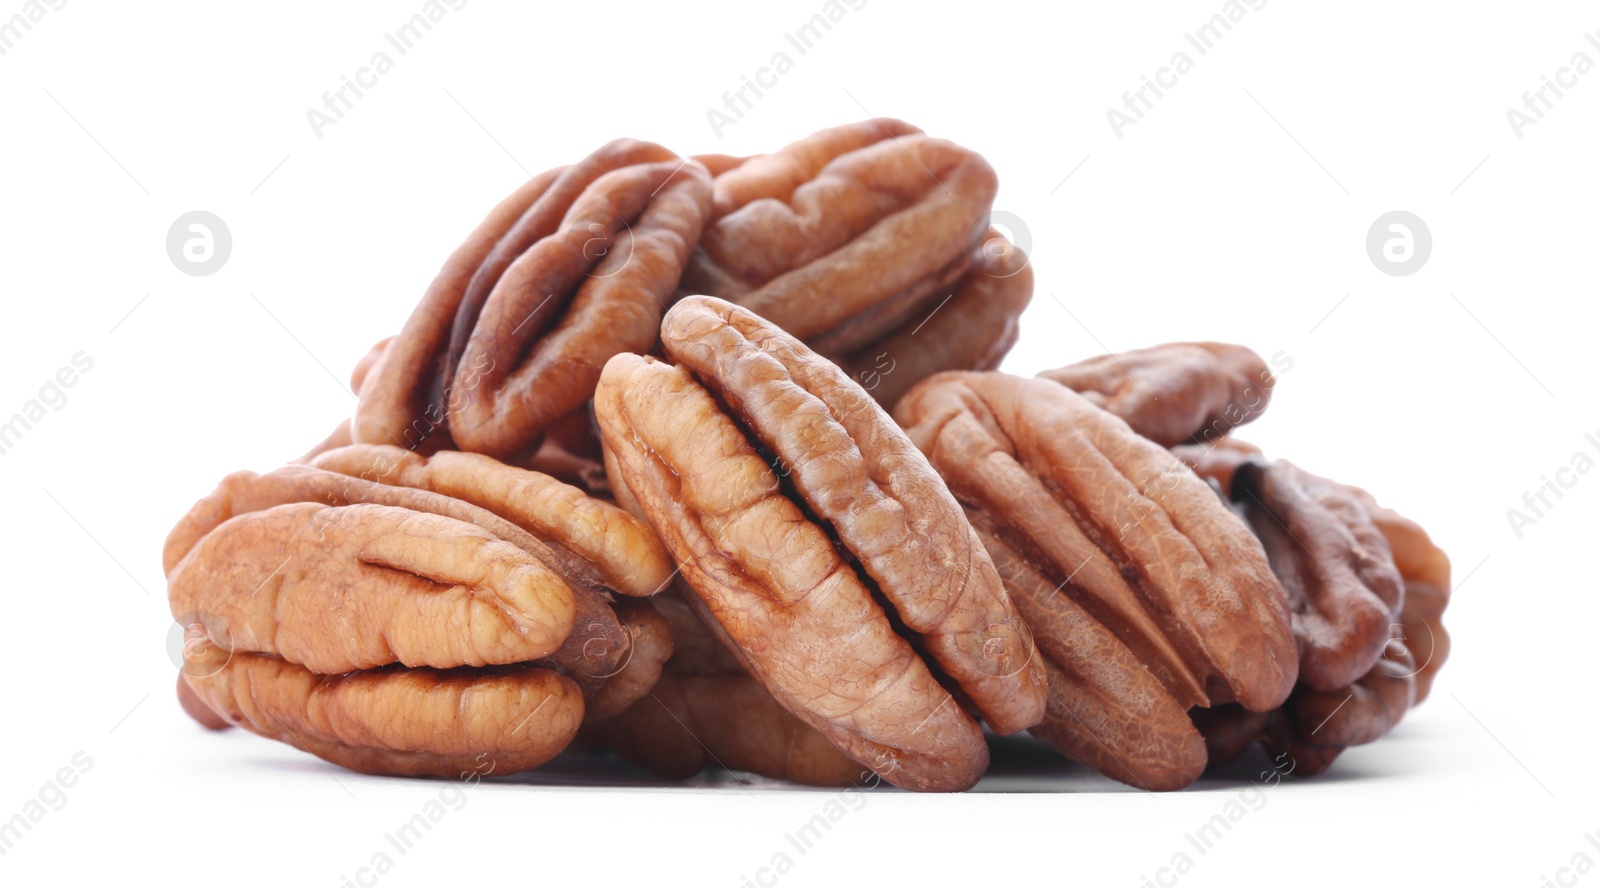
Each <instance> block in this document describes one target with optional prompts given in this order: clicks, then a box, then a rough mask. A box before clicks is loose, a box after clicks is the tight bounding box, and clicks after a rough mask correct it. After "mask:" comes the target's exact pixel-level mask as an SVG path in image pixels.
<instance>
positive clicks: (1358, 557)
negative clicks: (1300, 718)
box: [1232, 460, 1405, 692]
mask: <svg viewBox="0 0 1600 888" xmlns="http://www.w3.org/2000/svg"><path fill="white" fill-rule="evenodd" d="M1232 493H1233V498H1234V501H1235V502H1237V503H1238V504H1239V507H1240V509H1241V510H1242V512H1243V514H1244V516H1245V520H1246V521H1248V522H1249V524H1250V527H1251V529H1252V530H1254V531H1255V532H1256V535H1257V536H1258V537H1260V539H1261V543H1262V545H1263V546H1264V547H1265V548H1266V550H1267V558H1268V559H1270V560H1271V562H1272V570H1273V572H1274V573H1275V574H1277V576H1278V579H1279V581H1280V582H1282V584H1283V589H1284V591H1285V592H1286V593H1287V594H1288V596H1289V608H1290V610H1292V611H1293V612H1294V630H1295V636H1296V637H1297V638H1298V639H1299V642H1300V683H1301V684H1304V685H1307V686H1309V687H1311V688H1312V689H1314V690H1319V691H1328V692H1332V691H1337V690H1339V689H1340V688H1343V687H1345V686H1347V685H1349V684H1351V683H1353V682H1354V681H1356V679H1358V678H1360V677H1362V676H1363V675H1366V674H1367V672H1368V671H1369V670H1371V669H1372V667H1373V666H1374V665H1375V664H1376V663H1377V662H1378V658H1379V657H1381V656H1383V651H1384V648H1385V646H1386V645H1388V643H1389V640H1390V638H1391V634H1390V625H1391V624H1392V623H1394V622H1395V621H1396V619H1397V618H1398V617H1399V614H1400V607H1401V604H1402V602H1403V598H1404V595H1405V587H1404V584H1403V583H1402V581H1401V579H1400V572H1399V570H1397V569H1396V568H1395V565H1394V557H1393V555H1392V554H1391V552H1390V549H1389V542H1388V540H1387V539H1385V538H1384V535H1383V532H1382V531H1380V530H1379V529H1378V528H1377V526H1376V525H1374V524H1373V523H1372V518H1371V516H1370V515H1369V514H1368V512H1367V509H1366V507H1365V505H1364V503H1362V501H1361V499H1360V497H1359V496H1358V495H1357V494H1356V493H1355V491H1353V490H1352V489H1351V488H1349V487H1346V486H1344V485H1342V484H1338V483H1336V482H1333V481H1329V480H1328V479H1326V478H1321V477H1318V476H1316V475H1313V474H1311V473H1310V472H1306V471H1303V470H1302V469H1300V468H1299V467H1298V466H1295V465H1294V464H1293V463H1290V462H1288V461H1286V460H1277V461H1275V462H1272V463H1270V464H1264V463H1260V462H1248V463H1245V464H1244V465H1242V466H1240V467H1239V468H1238V469H1237V470H1236V471H1235V472H1234V475H1233V490H1232Z"/></svg>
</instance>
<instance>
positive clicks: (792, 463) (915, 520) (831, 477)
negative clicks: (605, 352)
mask: <svg viewBox="0 0 1600 888" xmlns="http://www.w3.org/2000/svg"><path fill="white" fill-rule="evenodd" d="M662 342H663V346H664V349H665V352H666V355H667V357H668V358H669V359H671V360H673V361H675V362H677V363H679V364H680V365H681V366H684V367H686V368H688V369H689V370H690V371H691V372H692V373H693V374H694V375H695V377H696V379H697V381H698V382H700V384H702V385H704V386H705V387H706V388H707V389H709V390H710V391H712V392H713V393H714V394H716V395H717V396H718V397H719V398H720V399H721V400H722V402H723V403H724V404H726V405H727V407H728V409H729V410H730V411H732V412H733V414H734V415H735V417H736V418H737V419H738V420H739V421H740V422H741V423H742V424H743V425H744V427H746V428H748V429H749V430H750V432H751V433H752V434H753V435H754V436H755V437H756V438H757V439H758V440H759V441H760V442H761V443H762V444H763V445H764V446H765V447H766V449H768V450H769V451H770V452H771V453H773V454H774V456H775V457H776V459H777V460H778V461H779V462H780V463H781V464H782V465H783V466H784V467H785V468H786V469H787V473H788V480H789V481H790V482H791V483H792V484H793V487H794V490H795V493H796V494H797V495H798V497H799V498H800V499H801V500H802V501H803V502H804V504H805V506H806V508H807V509H808V510H809V511H810V512H811V513H812V514H814V515H815V516H816V517H817V519H818V520H819V521H820V522H822V523H823V524H824V526H825V527H826V528H827V529H829V530H831V531H832V532H833V534H835V535H837V537H838V539H839V541H840V543H841V544H842V545H843V546H844V548H845V549H846V550H848V551H849V552H850V554H851V555H852V556H854V557H855V558H856V559H857V560H858V561H859V562H860V564H861V568H862V570H863V571H865V573H866V574H867V575H868V576H870V577H871V578H872V580H873V585H874V587H875V589H876V590H877V591H878V592H879V593H880V594H882V596H883V597H884V598H885V599H886V600H887V601H888V602H889V603H890V604H891V605H892V606H893V607H894V610H895V612H896V613H897V614H898V615H899V617H900V619H901V620H903V621H904V623H905V625H906V627H907V628H909V629H910V630H911V631H912V632H914V633H916V634H917V636H919V637H920V639H921V643H922V644H923V645H924V646H925V648H926V650H927V651H928V653H929V654H930V655H931V656H932V657H933V659H934V660H935V661H936V662H937V663H938V664H939V667H940V669H941V670H942V671H943V672H944V674H945V675H947V676H948V677H949V678H950V679H952V680H953V681H955V682H956V684H958V685H960V687H961V689H962V690H963V691H964V692H965V693H966V694H967V695H968V696H969V697H970V698H971V700H972V702H973V703H974V704H975V705H976V706H977V707H978V709H979V711H980V712H982V714H983V716H984V718H985V720H987V721H988V722H989V724H990V726H991V727H993V728H994V730H996V731H998V732H1000V733H1002V734H1009V733H1014V732H1016V731H1020V730H1023V729H1025V728H1027V727H1029V726H1031V725H1033V724H1035V723H1037V722H1038V720H1039V719H1040V717H1041V716H1042V715H1043V708H1044V706H1043V703H1044V700H1043V697H1044V690H1045V678H1044V675H1043V674H1042V673H1041V671H1040V669H1039V667H1038V665H1037V664H1035V663H1034V662H1033V660H1034V658H1035V655H1036V651H1035V650H1034V647H1033V644H1032V642H1031V641H1030V640H1029V638H1028V632H1027V627H1026V625H1025V624H1024V623H1023V621H1022V619H1021V617H1020V616H1019V615H1018V614H1017V613H1016V611H1015V610H1014V609H1013V607H1012V606H1011V603H1010V601H1009V600H1008V598H1007V596H1006V593H1005V590H1004V586H1003V584H1002V583H1001V581H1000V578H999V576H998V575H997V574H996V573H995V570H994V566H993V564H992V563H991V561H990V560H989V557H988V555H987V553H985V551H984V549H983V545H982V543H981V542H980V541H979V540H978V538H977V536H976V534H975V533H974V532H973V530H972V528H971V526H970V525H969V524H968V523H967V521H966V518H965V516H964V514H963V513H962V510H961V506H960V504H959V503H957V502H956V500H955V498H954V497H953V496H951V494H950V492H949V491H948V490H947V489H946V487H945V485H944V483H943V482H942V481H941V480H940V479H939V476H938V475H937V474H936V473H935V472H934V471H933V468H932V466H930V465H929V463H928V460H927V457H925V456H923V454H922V453H921V452H920V451H918V450H917V448H916V446H915V445H914V444H913V443H912V442H911V441H910V439H908V438H907V437H906V435H905V433H904V432H902V431H901V430H900V428H899V427H898V426H896V425H895V424H894V421H893V420H892V419H891V418H890V417H889V416H888V414H886V413H885V412H884V411H883V409H882V408H881V407H880V406H879V405H878V404H877V403H876V402H875V401H873V400H871V399H870V398H869V397H867V396H866V394H865V393H864V392H863V391H862V390H861V389H860V388H859V387H857V386H855V385H852V384H851V383H850V382H849V380H848V379H847V378H846V377H845V376H844V374H843V373H842V372H841V371H840V370H839V368H838V367H837V366H835V365H834V364H832V363H831V362H829V361H827V360H825V359H823V358H820V357H818V356H817V355H815V354H814V353H812V352H811V351H810V350H809V349H806V348H805V347H804V346H801V345H799V344H798V343H796V342H794V340H793V339H792V338H791V337H789V336H788V335H787V334H785V333H784V332H783V331H780V330H777V329H775V328H774V327H773V326H772V325H771V324H769V323H766V322H765V321H763V320H761V319H760V318H758V317H755V316H754V315H753V314H751V313H750V312H748V311H745V310H742V309H739V308H736V307H733V306H729V305H727V303H723V302H720V301H718V300H711V299H704V298H697V297H691V298H689V299H686V300H684V301H683V302H681V303H679V304H678V305H677V306H676V307H674V308H673V310H672V311H671V312H670V313H668V315H667V318H666V321H665V322H664V323H663V324H662Z"/></svg>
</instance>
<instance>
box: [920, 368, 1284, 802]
mask: <svg viewBox="0 0 1600 888" xmlns="http://www.w3.org/2000/svg"><path fill="white" fill-rule="evenodd" d="M895 416H896V418H897V419H898V420H899V421H900V423H901V424H902V425H903V426H905V427H906V429H907V432H908V434H909V435H910V436H911V438H912V440H913V441H915V442H916V443H917V445H918V446H919V447H921V448H922V450H923V451H924V452H925V453H926V454H928V457H929V459H930V460H932V462H933V464H934V466H935V467H936V468H938V469H939V471H940V473H941V474H942V475H943V476H944V478H945V480H946V481H947V482H948V483H949V485H950V488H951V490H952V491H954V492H955V494H956V497H957V498H958V499H959V500H960V501H961V503H962V505H963V506H964V507H965V508H966V510H967V514H968V516H969V517H970V518H971V519H972V523H973V525H974V526H975V527H976V528H977V530H978V533H979V535H980V536H981V537H982V539H983V541H984V544H985V546H987V547H988V550H989V552H990V553H991V554H992V555H993V557H994V560H995V564H996V566H997V567H998V568H999V569H1000V572H1001V575H1002V576H1003V577H1004V578H1005V581H1006V586H1007V589H1008V590H1009V591H1010V592H1011V596H1012V600H1013V601H1015V602H1016V604H1017V606H1018V608H1020V609H1021V610H1022V613H1023V615H1024V617H1026V619H1027V621H1028V624H1029V625H1030V626H1031V627H1032V630H1033V634H1034V638H1035V640H1036V642H1037V643H1038V645H1039V648H1040V650H1041V651H1043V653H1044V655H1045V662H1046V666H1047V669H1048V671H1049V673H1050V702H1049V707H1048V709H1047V712H1046V716H1045V720H1044V722H1043V723H1042V724H1041V725H1039V726H1037V727H1035V728H1034V729H1033V733H1034V734H1035V735H1037V736H1039V737H1041V738H1043V739H1044V740H1046V741H1047V742H1049V743H1051V744H1052V745H1054V746H1056V747H1057V748H1058V749H1060V750H1062V751H1063V752H1065V753H1066V754H1067V755H1069V756H1071V757H1073V758H1076V759H1079V760H1081V761H1083V762H1085V763H1087V764H1089V765H1091V766H1092V767H1094V768H1096V769H1097V770H1100V771H1101V772H1102V773H1105V774H1107V775H1109V776H1112V777H1115V778H1117V779H1119V780H1122V781H1124V782H1127V783H1131V784H1133V785H1136V786H1142V787H1145V788H1149V789H1176V788H1179V787H1182V786H1185V785H1187V784H1188V783H1190V782H1193V780H1194V779H1196V778H1197V777H1198V776H1199V775H1200V773H1201V772H1202V771H1203V770H1204V767H1205V763H1206V756H1205V748H1204V745H1203V742H1202V740H1201V737H1200V735H1199V734H1198V733H1197V732H1196V730H1195V729H1194V727H1193V726H1192V725H1191V723H1190V721H1189V718H1188V716H1187V710H1188V709H1189V708H1190V707H1191V706H1196V705H1215V704H1218V703H1224V702H1232V701H1238V702H1239V703H1241V704H1243V705H1244V706H1245V707H1247V708H1249V709H1251V710H1256V711H1265V710H1270V709H1272V708H1273V707H1276V706H1278V705H1279V704H1280V703H1282V702H1283V700H1284V698H1285V697H1286V696H1288V694H1289V692H1290V690H1291V688H1292V686H1293V683H1294V678H1295V667H1296V655H1295V643H1294V637H1293V635H1292V634H1291V633H1290V625H1289V613H1288V611H1287V608H1286V607H1285V603H1284V597H1283V592H1282V590H1281V589H1280V588H1279V586H1278V583H1277V581H1276V580H1275V579H1274V578H1273V576H1272V573H1271V570H1270V568H1269V565H1268V563H1267V559H1266V556H1265V554H1264V553H1263V552H1262V549H1261V545H1260V544H1259V543H1258V542H1256V540H1255V538H1254V537H1253V536H1252V535H1251V534H1250V531H1249V529H1248V528H1247V527H1245V526H1244V524H1243V523H1242V522H1240V521H1239V520H1238V519H1237V518H1236V517H1235V516H1234V515H1233V514H1232V513H1231V512H1229V510H1228V508H1227V506H1226V505H1225V504H1224V503H1223V501H1222V500H1221V499H1219V498H1218V497H1217V495H1216V494H1215V493H1214V492H1213V491H1212V490H1210V489H1209V488H1208V487H1207V485H1206V484H1205V483H1204V482H1202V481H1201V480H1200V479H1199V478H1198V477H1196V476H1195V475H1194V474H1193V473H1191V472H1190V471H1189V470H1188V469H1186V468H1185V467H1184V466H1183V465H1182V464H1181V463H1179V462H1178V461H1177V460H1176V459H1175V458H1174V457H1173V456H1172V455H1171V454H1169V453H1168V452H1167V451H1166V450H1164V449H1162V448H1161V447H1159V446H1157V445H1155V444H1154V443H1152V442H1150V441H1148V440H1146V439H1144V438H1142V437H1140V436H1138V435H1136V434H1134V433H1133V432H1132V431H1131V430H1130V429H1129V427H1128V425H1127V423H1125V422H1123V421H1122V420H1120V419H1118V418H1117V417H1115V416H1113V415H1111V414H1110V413H1107V412H1105V411H1104V410H1101V409H1100V408H1098V407H1095V406H1094V405H1093V404H1091V403H1090V402H1089V401H1087V400H1086V399H1084V398H1083V397H1080V396H1079V395H1076V394H1074V393H1073V392H1072V391H1070V390H1069V389H1067V388H1066V387H1064V386H1061V385H1058V384H1056V383H1053V382H1049V381H1046V380H1039V379H1031V380H1030V379H1022V378H1019V377H1014V376H1008V375H1005V374H1001V373H944V374H940V375H938V376H934V377H931V378H929V379H928V380H926V381H924V382H923V383H922V384H921V385H919V386H918V387H917V388H915V389H913V390H912V391H911V392H910V393H909V394H908V395H907V396H906V397H905V398H904V399H903V400H902V401H901V402H900V404H899V406H898V407H897V408H896V411H895Z"/></svg>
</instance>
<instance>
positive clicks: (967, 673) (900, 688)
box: [595, 297, 1045, 790]
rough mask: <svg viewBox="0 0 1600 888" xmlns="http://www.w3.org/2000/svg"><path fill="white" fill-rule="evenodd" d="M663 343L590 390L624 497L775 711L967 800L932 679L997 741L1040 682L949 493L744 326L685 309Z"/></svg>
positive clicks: (1021, 633) (975, 746)
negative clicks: (657, 352) (660, 351)
mask: <svg viewBox="0 0 1600 888" xmlns="http://www.w3.org/2000/svg"><path fill="white" fill-rule="evenodd" d="M661 338H662V342H663V347H664V352H665V357H666V360H665V361H658V360H653V359H650V358H644V357H639V356H637V355H619V356H617V357H616V358H613V359H612V360H611V361H610V362H609V363H608V364H607V365H606V368H605V372H604V374H603V375H602V377H601V381H600V386H599V389H598V390H597V392H596V394H595V412H596V416H597V418H598V420H599V423H600V430H601V436H602V439H603V441H604V442H605V445H606V448H607V465H608V468H613V469H615V474H614V475H613V476H612V478H611V481H612V486H613V487H614V488H616V489H617V490H618V498H619V501H620V502H631V503H632V504H633V505H634V506H635V507H636V508H638V509H639V510H640V511H641V512H642V514H644V515H645V516H646V517H647V518H648V519H649V521H650V523H651V524H652V525H653V526H654V527H655V528H656V530H657V532H658V534H659V535H660V536H661V539H662V541H663V542H664V543H665V544H666V546H667V549H668V550H669V551H670V552H671V553H672V554H673V556H674V557H675V558H676V559H677V560H678V562H679V563H680V564H681V565H682V570H683V577H684V579H685V580H686V582H687V584H688V586H689V587H690V588H691V589H692V590H693V594H692V595H691V596H690V603H691V605H692V606H693V607H694V608H695V610H696V612H697V613H698V614H699V615H700V616H701V617H702V619H703V620H704V622H705V623H706V625H707V626H708V628H710V629H711V630H712V631H713V632H714V633H715V634H717V635H718V636H719V637H720V638H721V639H722V640H723V642H724V644H726V645H728V646H729V648H730V650H732V651H734V653H735V654H736V655H737V656H738V658H739V660H740V661H741V663H742V665H743V666H745V668H746V669H747V671H748V672H749V673H750V674H751V675H752V676H753V677H755V678H756V679H757V680H758V681H760V682H761V684H762V686H763V687H765V688H766V689H767V691H768V692H770V693H771V694H772V696H774V697H775V698H776V699H777V700H778V702H779V703H780V704H782V705H783V706H784V707H785V708H786V709H788V710H789V711H790V712H792V713H794V714H795V715H796V716H797V717H799V718H800V719H801V720H802V721H804V722H805V723H807V724H809V725H810V726H811V727H813V728H815V729H817V730H818V731H820V732H821V733H822V734H823V735H824V736H826V737H827V738H828V739H829V740H830V741H832V742H833V743H834V744H835V745H837V746H838V747H839V748H840V749H841V750H843V751H844V752H845V753H846V754H847V755H849V756H850V757H851V758H853V759H855V760H856V761H858V762H861V763H862V764H864V765H866V766H867V767H869V768H871V769H873V770H874V771H876V772H877V773H879V774H880V775H881V776H882V777H883V778H884V779H886V780H889V781H890V782H892V783H895V784H897V785H899V786H902V787H906V788H912V789H921V790H953V789H964V788H967V787H970V786H971V785H972V784H973V783H975V782H976V781H977V779H978V777H979V776H981V775H982V773H983V770H984V767H985V766H986V765H987V761H988V751H987V749H986V747H985V746H984V743H983V737H982V734H981V732H980V730H979V728H978V726H977V723H976V722H975V721H973V719H972V718H971V717H970V716H968V715H967V713H966V712H965V711H963V709H962V706H961V705H960V703H959V702H958V701H957V700H956V699H955V698H954V697H952V691H950V690H946V688H945V687H944V686H943V685H942V684H941V683H940V678H939V677H943V678H944V679H945V680H947V681H948V682H950V683H951V684H952V685H954V686H955V692H956V693H958V694H960V695H961V696H962V697H965V698H966V699H967V700H968V701H970V703H971V705H972V706H973V707H974V708H975V709H976V710H977V711H978V712H979V713H980V714H981V715H982V717H983V718H985V719H986V720H987V721H988V722H989V723H990V725H991V726H993V727H994V728H995V730H997V731H1000V732H1002V733H1011V732H1014V731H1018V730H1022V729H1024V728H1027V727H1029V726H1031V725H1032V724H1034V723H1036V722H1037V721H1038V718H1039V717H1040V715H1041V714H1042V711H1043V705H1044V690H1045V684H1044V679H1043V674H1042V671H1041V667H1040V665H1039V664H1038V662H1037V657H1036V656H1035V654H1036V652H1035V650H1034V648H1033V645H1032V642H1031V641H1030V640H1029V639H1028V636H1027V632H1026V627H1025V625H1024V624H1023V623H1022V620H1021V618H1020V617H1019V616H1018V615H1017V613H1016V611H1015V609H1014V608H1013V607H1012V605H1011V603H1010V602H1009V600H1008V599H1007V597H1006V593H1005V591H1004V589H1003V588H1002V586H1001V583H1000V579H999V576H998V575H997V574H996V573H995V571H994V566H993V563H992V562H991V561H990V559H989V557H988V556H987V554H986V553H985V552H984V550H983V547H982V545H981V544H980V543H979V541H978V539H977V537H976V535H975V534H974V533H973V531H972V528H971V527H970V526H969V525H968V523H967V521H966V518H965V517H964V516H963V515H962V513H961V509H960V507H959V505H957V503H956V502H955V500H954V499H953V498H952V497H951V495H950V492H949V491H948V489H946V487H945V486H944V484H943V483H942V482H941V481H940V480H939V477H938V475H937V474H935V473H934V471H933V469H932V468H931V467H930V466H929V464H928V461H927V460H926V459H925V458H924V457H923V456H922V455H921V454H920V453H918V452H917V450H916V448H915V447H914V446H913V445H912V444H911V442H910V441H909V440H907V439H906V437H905V435H904V433H903V432H901V431H900V429H899V428H898V427H896V426H895V425H894V423H893V421H892V420H891V419H890V418H889V417H888V415H887V414H885V413H884V412H883V410H882V408H880V407H879V406H878V405H877V403H876V402H875V401H873V400H872V399H871V397H870V396H868V395H867V394H866V392H864V391H863V390H862V389H861V388H860V387H859V386H857V385H855V384H854V383H852V382H851V381H850V380H849V378H848V377H846V376H845V375H844V373H843V372H842V371H841V370H839V368H838V367H836V366H834V365H833V364H832V363H830V362H828V361H826V360H824V359H822V358H820V357H818V356H817V355H816V354H815V353H814V352H812V351H811V350H810V349H808V348H806V347H805V346H804V345H802V344H801V343H800V342H799V341H797V340H796V339H795V338H794V337H792V336H790V335H788V334H786V333H784V332H783V331H782V330H779V329H778V328H777V327H776V326H774V325H772V324H770V323H768V322H766V321H764V320H762V319H761V318H759V317H757V316H756V315H754V314H752V313H751V312H749V311H746V310H744V309H742V308H739V307H737V306H733V305H730V304H728V303H726V302H723V301H722V300H718V299H713V298H709V297H691V298H688V299H685V300H683V301H682V302H680V303H678V305H677V306H675V307H674V308H673V309H672V310H671V311H669V312H668V313H667V316H666V318H665V320H664V321H663V323H662V332H661ZM669 362H670V363H669ZM774 465H776V466H778V469H777V470H775V469H774ZM780 475H781V477H780ZM624 491H625V493H624ZM919 650H921V651H925V652H926V657H927V659H926V660H925V659H924V657H923V656H922V655H921V654H919Z"/></svg>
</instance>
